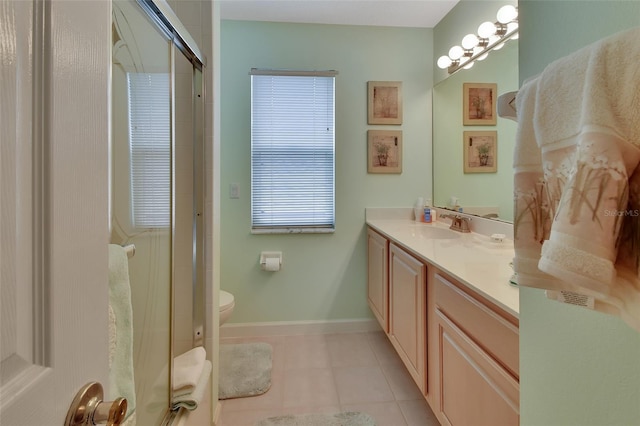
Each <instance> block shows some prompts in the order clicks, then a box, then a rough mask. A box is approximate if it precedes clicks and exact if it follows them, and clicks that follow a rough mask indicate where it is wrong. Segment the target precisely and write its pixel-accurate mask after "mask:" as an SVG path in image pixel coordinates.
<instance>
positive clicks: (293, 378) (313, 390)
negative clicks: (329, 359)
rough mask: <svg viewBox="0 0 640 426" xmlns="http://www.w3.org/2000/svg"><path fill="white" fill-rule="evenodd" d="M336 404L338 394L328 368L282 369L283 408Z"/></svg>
mask: <svg viewBox="0 0 640 426" xmlns="http://www.w3.org/2000/svg"><path fill="white" fill-rule="evenodd" d="M329 405H338V394H337V392H336V386H335V383H334V381H333V373H332V371H331V369H330V368H312V369H299V370H285V371H284V400H283V406H284V407H285V408H291V407H322V406H329Z"/></svg>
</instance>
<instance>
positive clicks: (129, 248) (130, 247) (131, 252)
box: [122, 244, 136, 258]
mask: <svg viewBox="0 0 640 426" xmlns="http://www.w3.org/2000/svg"><path fill="white" fill-rule="evenodd" d="M122 248H124V251H125V253H127V257H128V258H132V257H133V256H134V255H135V254H136V246H135V244H129V245H127V246H123V247H122Z"/></svg>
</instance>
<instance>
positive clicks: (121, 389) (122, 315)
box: [109, 244, 136, 419]
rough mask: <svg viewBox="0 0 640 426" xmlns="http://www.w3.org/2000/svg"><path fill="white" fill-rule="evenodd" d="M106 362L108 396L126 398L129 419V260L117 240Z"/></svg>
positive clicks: (132, 403) (132, 397)
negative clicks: (107, 358) (107, 367)
mask: <svg viewBox="0 0 640 426" xmlns="http://www.w3.org/2000/svg"><path fill="white" fill-rule="evenodd" d="M109 364H110V365H109V398H110V399H111V400H113V399H115V398H118V397H124V398H126V399H127V415H126V419H131V418H133V416H132V415H133V414H134V412H135V409H136V393H135V383H134V377H133V312H132V308H131V288H130V283H129V260H128V258H127V253H126V252H125V251H124V248H122V247H121V246H119V245H116V244H109Z"/></svg>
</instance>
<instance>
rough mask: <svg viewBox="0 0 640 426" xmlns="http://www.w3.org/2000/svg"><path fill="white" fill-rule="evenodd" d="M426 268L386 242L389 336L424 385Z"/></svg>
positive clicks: (403, 359)
mask: <svg viewBox="0 0 640 426" xmlns="http://www.w3.org/2000/svg"><path fill="white" fill-rule="evenodd" d="M426 269H427V267H426V266H425V265H424V264H423V263H422V262H420V261H418V260H417V259H416V258H414V257H413V256H411V255H409V254H408V253H406V252H405V251H404V250H402V249H401V248H400V247H398V246H396V245H395V244H393V243H392V244H390V245H389V339H390V340H391V344H392V345H393V347H394V348H395V349H396V351H397V352H398V354H399V355H400V358H401V359H402V361H403V362H404V364H405V366H406V367H407V369H408V370H409V373H410V374H411V376H412V377H413V380H415V382H416V384H417V385H418V387H419V388H420V390H422V392H423V393H424V392H425V390H426V389H425V388H426V378H427V373H426V321H427V320H426V317H427V314H426V309H427V305H426V286H427V282H426Z"/></svg>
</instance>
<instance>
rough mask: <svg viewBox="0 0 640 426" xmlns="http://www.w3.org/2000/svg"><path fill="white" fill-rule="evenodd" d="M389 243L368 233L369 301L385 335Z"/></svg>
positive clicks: (380, 236) (387, 304)
mask: <svg viewBox="0 0 640 426" xmlns="http://www.w3.org/2000/svg"><path fill="white" fill-rule="evenodd" d="M388 251H389V242H388V241H387V239H386V238H384V237H383V236H382V235H380V234H378V233H377V232H374V231H372V230H371V229H369V230H368V232H367V264H368V273H367V289H368V291H367V301H368V302H369V307H370V308H371V311H372V312H373V314H374V315H375V316H376V318H377V319H378V322H379V323H380V326H381V327H382V329H383V330H384V332H385V333H388V332H389V319H388V314H389V277H388V274H387V262H388Z"/></svg>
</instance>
